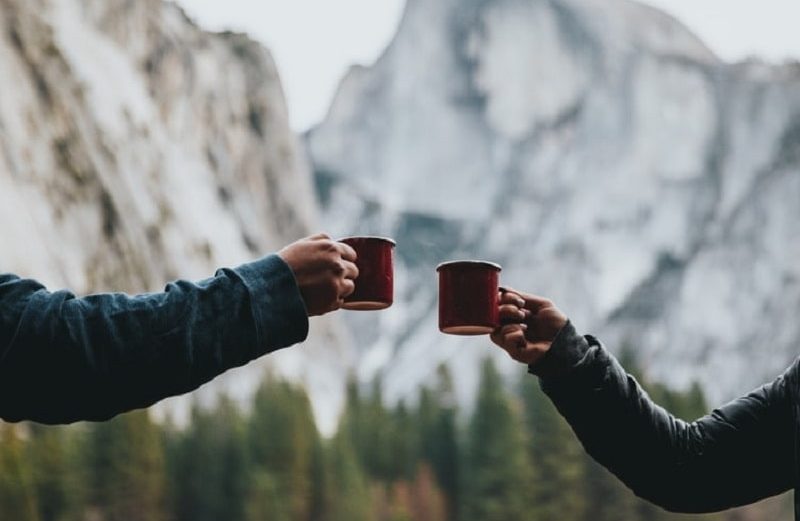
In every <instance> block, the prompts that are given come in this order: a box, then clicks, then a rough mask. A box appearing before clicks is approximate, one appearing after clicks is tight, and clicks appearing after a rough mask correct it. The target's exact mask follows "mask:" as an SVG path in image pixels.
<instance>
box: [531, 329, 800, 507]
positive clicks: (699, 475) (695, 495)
mask: <svg viewBox="0 0 800 521" xmlns="http://www.w3.org/2000/svg"><path fill="white" fill-rule="evenodd" d="M530 370H531V372H532V373H534V374H538V375H539V376H540V378H541V384H542V389H543V390H544V391H545V393H547V395H548V396H549V397H550V398H551V400H552V401H553V403H555V405H556V407H557V408H558V410H559V411H560V412H561V414H562V415H563V416H564V417H565V418H566V419H567V421H568V422H569V423H570V425H571V426H572V429H573V430H574V431H575V433H576V434H577V436H578V438H579V439H580V440H581V442H582V443H583V446H584V447H585V448H586V451H587V452H588V453H589V454H590V455H591V456H592V457H593V458H594V459H595V460H597V461H598V462H599V463H601V464H602V465H603V466H605V467H606V468H607V469H608V470H610V471H611V472H613V473H614V474H615V475H616V476H617V477H618V478H620V480H622V481H623V482H624V483H625V484H626V485H627V486H628V487H630V488H631V489H632V490H633V491H634V492H635V493H636V494H637V495H638V496H640V497H642V498H644V499H647V500H649V501H651V502H653V503H655V504H657V505H659V506H661V507H663V508H665V509H667V510H671V511H676V512H695V513H697V512H715V511H719V510H724V509H727V508H731V507H735V506H740V505H746V504H749V503H753V502H755V501H758V500H761V499H764V498H766V497H769V496H773V495H776V494H779V493H781V492H784V491H786V490H788V489H790V488H791V487H792V486H793V485H794V483H795V467H794V462H795V459H794V453H795V440H794V432H795V427H794V426H795V416H794V410H795V404H794V400H793V399H792V397H791V392H790V389H792V388H795V387H796V385H797V382H796V375H797V371H798V365H797V362H795V364H793V365H792V367H790V368H789V369H788V370H787V371H786V372H785V373H784V374H783V375H781V376H780V377H778V378H777V379H776V380H775V381H773V382H772V383H770V384H767V385H764V386H762V387H761V388H759V389H757V390H755V391H753V392H752V393H750V394H748V395H746V396H743V397H741V398H739V399H737V400H734V401H732V402H730V403H728V404H727V405H724V406H722V407H720V408H718V409H715V410H714V411H713V412H711V413H710V414H708V415H706V416H704V417H702V418H699V419H697V420H696V421H693V422H685V421H682V420H680V419H678V418H676V417H675V416H673V415H672V414H670V413H669V412H668V411H666V410H665V409H663V408H661V407H659V406H658V405H656V404H655V403H653V401H652V400H651V399H650V397H649V396H648V395H647V393H645V392H644V391H643V390H642V388H641V387H640V386H639V384H638V383H637V382H636V380H635V379H634V378H633V377H631V376H630V375H628V374H627V373H626V372H625V370H624V369H623V368H622V366H620V365H619V363H618V362H617V361H616V359H615V358H614V357H613V356H612V355H611V354H610V353H609V352H608V351H606V349H605V348H604V347H603V346H602V345H601V344H600V342H598V341H597V340H596V339H594V338H593V337H584V336H581V335H579V334H578V333H577V332H576V331H575V328H574V327H573V326H572V324H567V326H565V327H564V329H562V331H561V332H560V333H559V334H558V336H557V337H556V340H555V341H554V342H553V346H552V347H551V349H550V351H548V353H547V355H545V358H544V359H542V361H541V363H537V364H536V365H534V366H532V367H531V368H530Z"/></svg>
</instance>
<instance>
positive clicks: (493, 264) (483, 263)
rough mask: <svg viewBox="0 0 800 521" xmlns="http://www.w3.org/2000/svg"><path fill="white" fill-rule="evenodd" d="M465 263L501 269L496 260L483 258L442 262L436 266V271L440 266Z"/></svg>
mask: <svg viewBox="0 0 800 521" xmlns="http://www.w3.org/2000/svg"><path fill="white" fill-rule="evenodd" d="M458 264H460V265H466V266H470V265H472V266H485V267H488V268H493V269H495V270H497V271H503V267H502V266H500V265H499V264H497V263H496V262H490V261H484V260H474V259H470V260H452V261H447V262H442V263H441V264H439V265H438V266H436V271H440V270H441V269H442V268H446V267H449V266H453V265H458Z"/></svg>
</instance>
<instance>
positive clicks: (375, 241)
mask: <svg viewBox="0 0 800 521" xmlns="http://www.w3.org/2000/svg"><path fill="white" fill-rule="evenodd" d="M339 242H343V243H345V244H347V245H349V246H350V247H352V248H353V249H354V250H356V255H358V257H357V259H356V266H357V267H358V278H356V280H355V284H356V289H355V291H353V293H352V294H351V295H349V296H348V297H347V298H345V299H344V305H343V306H342V307H343V308H344V309H353V310H358V311H370V310H377V309H386V308H388V307H389V306H391V305H392V302H393V301H394V248H395V242H394V241H393V240H392V239H387V238H386V237H345V238H344V239H339Z"/></svg>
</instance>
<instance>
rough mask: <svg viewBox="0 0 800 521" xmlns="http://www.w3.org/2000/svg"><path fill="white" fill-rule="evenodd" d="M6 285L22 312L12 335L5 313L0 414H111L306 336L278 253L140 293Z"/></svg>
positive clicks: (64, 417)
mask: <svg viewBox="0 0 800 521" xmlns="http://www.w3.org/2000/svg"><path fill="white" fill-rule="evenodd" d="M15 285H16V286H17V287H16V288H14V287H13V286H15ZM4 286H5V287H3V286H0V299H2V300H3V301H4V302H5V301H6V298H8V299H11V298H14V299H15V300H16V301H17V303H18V304H17V305H16V307H8V308H6V309H13V310H19V317H18V319H17V320H16V321H15V326H14V332H13V334H12V335H8V332H7V331H8V324H7V323H6V322H7V319H5V320H4V323H3V329H4V331H5V332H6V334H4V335H3V336H1V337H0V340H2V342H3V343H0V417H3V418H5V419H7V420H11V421H17V420H22V419H32V420H36V421H40V422H45V423H64V422H70V421H76V420H83V419H89V420H102V419H106V418H108V417H111V416H113V415H115V414H118V413H120V412H124V411H127V410H130V409H134V408H139V407H145V406H148V405H151V404H152V403H154V402H156V401H158V400H160V399H162V398H165V397H168V396H173V395H177V394H181V393H184V392H187V391H190V390H193V389H195V388H197V387H198V386H200V385H201V384H203V383H205V382H207V381H209V380H210V379H212V378H213V377H215V376H216V375H218V374H220V373H222V372H224V371H225V370H227V369H230V368H232V367H236V366H240V365H243V364H245V363H247V362H248V361H250V360H252V359H254V358H257V357H259V356H261V355H263V354H264V353H267V352H269V351H272V350H274V349H278V348H280V347H285V346H288V345H291V344H293V343H296V342H298V341H301V340H303V339H304V338H305V336H306V334H307V327H308V323H307V318H306V313H305V308H304V306H303V302H302V298H301V297H300V295H299V291H298V289H297V286H296V284H295V281H294V277H293V275H292V273H291V270H290V269H289V268H288V267H287V266H286V265H285V263H284V262H283V261H282V260H281V259H280V258H278V257H277V256H270V257H267V258H265V259H262V260H260V261H256V262H254V263H250V264H245V265H243V266H240V267H239V268H236V269H235V270H220V271H219V272H218V273H217V274H216V276H214V277H213V278H210V279H207V280H205V281H202V282H200V283H196V284H195V283H190V282H185V281H179V282H176V283H172V284H169V285H168V286H167V288H166V290H165V291H164V292H162V293H153V294H146V295H139V296H133V297H131V296H127V295H121V294H105V295H94V296H89V297H85V298H75V297H74V296H73V295H72V294H70V293H68V292H57V293H50V292H47V291H46V290H45V289H44V288H42V287H41V286H38V285H36V284H35V283H32V282H31V281H20V280H19V279H17V280H16V281H11V282H7V283H6V284H5V285H4ZM19 302H22V304H21V305H20V304H19Z"/></svg>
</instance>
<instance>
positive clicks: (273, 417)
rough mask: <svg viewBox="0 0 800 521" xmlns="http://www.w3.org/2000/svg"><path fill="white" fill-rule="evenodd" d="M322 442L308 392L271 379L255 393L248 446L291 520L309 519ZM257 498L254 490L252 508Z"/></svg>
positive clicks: (251, 498) (260, 470)
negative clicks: (315, 464)
mask: <svg viewBox="0 0 800 521" xmlns="http://www.w3.org/2000/svg"><path fill="white" fill-rule="evenodd" d="M318 439H319V435H318V433H317V429H316V425H315V423H314V418H313V414H312V412H311V404H310V402H309V401H308V397H307V395H306V393H305V391H304V390H303V389H301V388H299V387H296V386H294V385H292V384H289V383H287V382H282V381H278V380H276V379H275V378H274V377H272V376H268V377H267V378H266V380H265V381H264V383H263V384H262V385H261V387H260V388H259V389H258V391H257V392H256V396H255V399H254V403H253V413H252V417H251V419H250V423H249V428H248V446H249V449H250V457H251V460H252V463H253V465H254V469H255V472H257V473H259V475H260V476H261V477H260V482H261V483H262V484H266V485H265V486H270V487H271V486H273V485H270V484H269V483H270V480H273V482H274V487H276V489H275V490H276V494H277V495H278V497H280V499H281V506H280V508H284V507H285V508H287V512H288V515H289V516H290V519H292V520H293V521H305V520H308V519H310V517H311V512H312V507H313V498H314V491H313V490H312V485H313V483H314V480H313V477H314V460H313V458H314V454H315V446H316V444H317V443H318ZM259 497H260V494H259V492H258V491H257V490H254V491H252V492H251V494H250V501H249V504H251V505H252V504H253V503H254V502H257V501H259ZM265 508H266V507H265ZM271 508H278V507H271ZM251 510H253V508H251ZM275 515H278V514H277V513H276V514H275Z"/></svg>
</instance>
